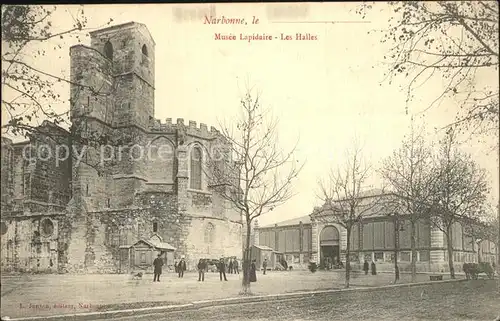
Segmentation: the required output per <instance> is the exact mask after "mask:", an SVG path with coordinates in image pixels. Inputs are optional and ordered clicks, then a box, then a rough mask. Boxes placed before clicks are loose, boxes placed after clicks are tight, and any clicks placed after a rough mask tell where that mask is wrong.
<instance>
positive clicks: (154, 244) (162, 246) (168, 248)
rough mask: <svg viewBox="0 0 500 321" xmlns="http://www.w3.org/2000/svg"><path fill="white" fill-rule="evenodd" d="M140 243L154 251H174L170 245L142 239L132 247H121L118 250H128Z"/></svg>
mask: <svg viewBox="0 0 500 321" xmlns="http://www.w3.org/2000/svg"><path fill="white" fill-rule="evenodd" d="M140 243H145V244H147V245H149V246H151V247H154V248H155V249H159V250H166V251H175V250H176V248H175V247H173V246H172V245H170V244H168V243H165V242H159V241H155V240H144V239H140V240H139V241H137V242H135V243H134V244H132V245H121V246H120V248H121V249H128V248H131V247H132V246H136V245H137V244H140Z"/></svg>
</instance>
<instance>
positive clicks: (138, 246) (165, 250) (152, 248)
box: [120, 235, 175, 272]
mask: <svg viewBox="0 0 500 321" xmlns="http://www.w3.org/2000/svg"><path fill="white" fill-rule="evenodd" d="M174 251H175V248H174V247H173V246H172V245H170V244H168V243H165V242H163V240H162V239H161V237H160V236H158V235H154V236H153V237H151V238H150V239H149V240H145V239H140V240H139V241H137V242H135V243H134V244H132V245H122V246H120V252H121V253H120V254H121V255H120V256H121V271H122V272H130V271H145V272H152V271H153V261H154V259H155V258H156V257H157V256H158V254H161V257H162V258H163V264H164V268H165V270H167V267H168V265H172V264H173V261H174Z"/></svg>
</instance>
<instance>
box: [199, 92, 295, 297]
mask: <svg viewBox="0 0 500 321" xmlns="http://www.w3.org/2000/svg"><path fill="white" fill-rule="evenodd" d="M240 104H241V114H240V117H239V119H238V120H237V121H236V124H235V127H236V128H234V127H233V126H231V125H227V124H221V125H220V127H221V128H222V129H221V134H222V136H223V137H224V140H226V142H227V144H221V146H226V147H227V148H226V149H224V148H220V149H219V150H216V152H215V153H213V154H214V155H212V157H210V159H209V161H208V164H207V166H205V167H206V168H207V170H206V171H207V173H209V179H210V180H211V185H212V188H214V189H216V190H218V191H219V194H220V195H222V197H223V199H225V200H226V201H228V203H229V204H230V205H231V206H232V208H234V209H235V210H237V211H239V212H241V213H242V215H243V218H244V221H245V223H246V229H247V231H246V240H245V250H244V253H243V282H242V293H243V294H247V293H250V280H249V271H250V263H251V262H250V261H251V248H250V246H251V241H250V234H251V226H252V221H253V220H255V219H256V218H258V217H259V216H261V215H263V214H265V213H268V212H270V211H273V210H274V209H276V208H277V207H278V206H280V205H282V204H284V203H285V202H286V201H288V200H289V199H290V198H291V197H292V196H293V193H292V182H293V180H294V179H295V178H297V176H298V175H299V173H300V171H301V169H302V167H303V166H304V164H302V165H299V161H298V160H295V159H294V152H295V147H294V148H292V149H291V150H290V151H289V152H284V151H283V150H282V149H281V148H280V146H279V142H278V136H277V130H278V127H277V125H278V122H277V120H276V119H274V118H272V117H271V115H270V113H269V111H267V110H265V109H262V107H261V103H260V95H259V94H255V95H253V93H252V91H251V90H248V91H247V93H246V94H245V96H244V97H243V98H242V99H241V102H240ZM221 154H222V155H223V157H220V155H221ZM216 156H219V157H216Z"/></svg>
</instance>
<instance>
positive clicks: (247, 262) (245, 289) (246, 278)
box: [241, 220, 252, 294]
mask: <svg viewBox="0 0 500 321" xmlns="http://www.w3.org/2000/svg"><path fill="white" fill-rule="evenodd" d="M251 231H252V226H251V222H249V221H248V220H247V235H246V240H245V250H244V251H243V263H242V270H243V281H242V284H241V292H242V294H248V293H250V266H251V253H250V233H251Z"/></svg>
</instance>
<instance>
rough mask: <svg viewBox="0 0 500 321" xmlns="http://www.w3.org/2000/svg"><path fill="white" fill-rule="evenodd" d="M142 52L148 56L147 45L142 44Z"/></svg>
mask: <svg viewBox="0 0 500 321" xmlns="http://www.w3.org/2000/svg"><path fill="white" fill-rule="evenodd" d="M142 54H143V55H144V56H146V57H147V56H148V47H146V45H142Z"/></svg>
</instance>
